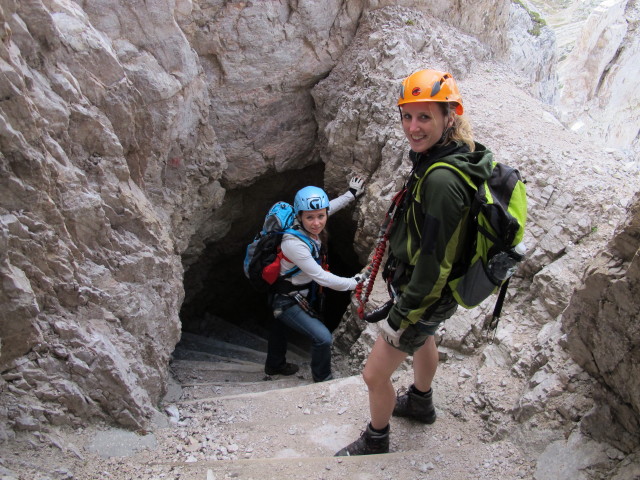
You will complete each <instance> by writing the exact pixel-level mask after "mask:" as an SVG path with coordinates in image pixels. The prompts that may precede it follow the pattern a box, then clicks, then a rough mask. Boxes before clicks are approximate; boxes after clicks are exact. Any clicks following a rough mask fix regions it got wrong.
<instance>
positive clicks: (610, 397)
mask: <svg viewBox="0 0 640 480" xmlns="http://www.w3.org/2000/svg"><path fill="white" fill-rule="evenodd" d="M638 252H640V195H636V198H635V200H634V202H633V204H632V205H631V207H630V209H629V216H628V218H627V221H626V222H625V223H624V224H623V225H622V226H621V227H620V229H619V231H618V232H617V234H616V236H615V238H614V239H613V241H612V242H611V244H610V245H609V248H608V249H607V250H606V251H603V252H602V253H601V254H600V255H599V256H598V257H597V258H596V259H595V260H594V262H593V263H592V265H591V266H590V267H589V269H588V270H587V271H586V272H585V275H584V285H583V286H582V287H581V288H580V289H578V290H577V291H576V293H575V294H574V295H573V297H572V299H571V302H570V304H569V306H568V308H567V309H566V310H565V312H564V313H563V316H562V325H563V329H564V330H565V331H566V332H567V334H566V348H567V350H569V352H570V353H571V355H572V357H573V358H574V359H575V361H576V362H577V363H579V364H580V365H581V366H582V367H583V368H584V369H585V370H586V371H588V372H589V373H590V374H591V375H592V376H593V377H594V378H596V379H597V380H598V381H599V382H600V383H601V384H602V386H603V387H605V388H603V390H602V392H600V393H599V395H600V396H601V397H602V398H603V400H604V402H603V404H601V405H599V406H597V407H594V410H593V411H592V412H590V415H589V418H590V421H589V423H588V428H587V429H588V432H589V434H591V435H592V436H594V437H595V438H598V439H603V440H605V441H608V442H610V443H613V444H614V445H620V446H622V447H623V448H629V445H633V443H634V441H633V438H634V437H635V438H636V439H637V438H638V436H639V435H640V421H639V419H640V371H639V369H640V358H639V356H640V348H639V347H640V323H639V319H640V307H639V305H638V302H637V298H638V297H639V296H640V255H639V253H638ZM612 419H614V420H615V422H613V423H612V422H611V420H612ZM612 425H614V426H615V425H623V426H624V429H620V428H615V427H614V428H611V427H612Z"/></svg>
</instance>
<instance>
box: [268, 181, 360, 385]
mask: <svg viewBox="0 0 640 480" xmlns="http://www.w3.org/2000/svg"><path fill="white" fill-rule="evenodd" d="M363 184H364V180H363V179H361V178H359V177H354V178H352V179H351V181H350V183H349V191H347V192H346V193H344V194H343V195H340V196H339V197H337V198H334V199H333V200H331V201H329V197H328V196H327V194H326V193H325V191H324V190H322V189H321V188H319V187H314V186H308V187H304V188H303V189H301V190H299V191H298V193H296V196H295V199H294V202H293V208H294V210H295V214H296V220H295V224H294V226H293V228H294V229H295V230H297V232H296V233H298V234H302V236H303V237H304V238H301V237H300V236H299V235H294V234H292V233H285V234H284V235H283V237H282V243H281V244H280V248H281V249H282V253H283V254H284V256H283V258H282V262H281V264H280V275H281V277H280V281H278V282H277V290H276V293H274V294H273V295H272V296H271V297H270V303H271V307H272V309H273V316H274V319H275V321H274V323H273V326H272V329H271V332H270V335H269V345H268V349H267V359H266V362H265V368H264V370H265V373H266V374H267V375H293V374H294V373H296V372H297V371H298V365H295V364H293V363H288V362H287V361H286V354H287V332H286V330H287V327H288V328H291V329H293V330H295V331H297V332H299V333H301V334H302V335H305V336H306V337H308V338H309V339H310V340H311V341H312V344H313V346H312V352H311V374H312V377H313V380H314V381H315V382H323V381H326V380H331V379H332V378H333V376H332V374H331V341H332V336H331V332H330V331H329V329H328V328H327V327H326V326H325V325H324V323H323V322H322V320H321V319H320V318H318V317H319V314H318V313H316V311H315V309H314V308H313V306H314V305H315V303H314V300H315V299H314V296H316V295H317V294H318V293H317V290H318V286H321V287H325V288H331V289H333V290H338V291H347V290H353V289H355V288H356V285H357V284H358V282H359V281H360V278H359V277H358V276H357V275H356V276H354V277H339V276H337V275H334V274H332V273H331V272H329V271H327V270H326V269H325V268H324V267H323V265H322V257H323V252H324V249H323V243H324V244H325V245H326V232H325V226H326V224H327V219H328V217H329V215H330V214H333V213H335V212H337V211H338V210H340V209H342V208H344V207H345V206H347V205H348V204H350V203H351V202H353V201H354V200H355V199H356V197H358V196H359V195H361V194H362V193H363V190H364V188H363ZM295 267H297V268H298V269H299V271H298V272H297V273H296V274H295V275H293V276H290V277H287V276H286V275H285V274H286V272H289V271H291V270H292V269H295Z"/></svg>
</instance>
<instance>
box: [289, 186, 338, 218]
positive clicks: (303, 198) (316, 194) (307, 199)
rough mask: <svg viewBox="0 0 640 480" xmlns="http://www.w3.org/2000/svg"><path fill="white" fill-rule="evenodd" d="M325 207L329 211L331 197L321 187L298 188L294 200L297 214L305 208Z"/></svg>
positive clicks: (317, 208) (316, 208)
mask: <svg viewBox="0 0 640 480" xmlns="http://www.w3.org/2000/svg"><path fill="white" fill-rule="evenodd" d="M323 208H326V209H327V211H329V197H328V196H327V194H326V193H325V192H324V190H322V189H321V188H319V187H314V186H309V187H304V188H303V189H301V190H298V193H296V197H295V199H294V200H293V210H294V211H295V214H296V215H298V214H300V212H301V211H304V210H322V209H323Z"/></svg>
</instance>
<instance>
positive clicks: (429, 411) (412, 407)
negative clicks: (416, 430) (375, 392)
mask: <svg viewBox="0 0 640 480" xmlns="http://www.w3.org/2000/svg"><path fill="white" fill-rule="evenodd" d="M415 392H416V390H415V387H414V386H413V385H411V386H410V387H409V390H407V392H406V393H405V394H404V395H398V399H397V401H396V406H395V408H394V409H393V415H394V416H395V417H408V418H412V419H414V420H418V421H419V422H422V423H429V424H431V423H433V422H435V421H436V409H435V408H434V406H433V401H432V398H431V396H432V392H433V389H431V388H430V389H429V391H428V392H427V393H426V394H425V395H420V394H418V393H415Z"/></svg>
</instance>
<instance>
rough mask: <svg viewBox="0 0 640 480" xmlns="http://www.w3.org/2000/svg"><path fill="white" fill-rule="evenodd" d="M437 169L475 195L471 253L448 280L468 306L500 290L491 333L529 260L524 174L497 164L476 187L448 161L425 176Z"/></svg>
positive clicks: (470, 228) (471, 214)
mask: <svg viewBox="0 0 640 480" xmlns="http://www.w3.org/2000/svg"><path fill="white" fill-rule="evenodd" d="M436 168H448V169H450V170H453V171H454V172H456V173H457V174H458V175H460V177H461V178H462V179H463V180H464V181H465V182H466V183H467V184H468V185H469V186H470V187H471V188H473V189H474V190H475V191H476V193H475V196H474V199H473V201H472V204H471V207H470V211H469V217H468V218H469V222H470V225H469V230H470V237H471V246H470V252H469V254H468V255H466V258H464V259H463V260H462V265H455V266H454V268H453V270H452V272H453V273H452V276H451V277H450V278H449V282H448V284H449V287H450V288H451V291H452V292H453V296H454V298H455V299H456V301H457V302H458V304H459V305H461V306H462V307H464V308H473V307H476V306H478V305H479V304H480V303H482V301H483V300H485V299H486V298H487V297H488V296H489V295H491V294H493V293H495V292H497V291H498V289H500V295H499V296H498V300H497V302H496V307H495V309H494V312H493V319H492V320H491V322H490V324H489V325H488V328H489V330H494V329H495V328H496V327H497V323H498V319H499V318H500V312H501V309H502V303H503V302H504V297H505V295H506V291H507V286H508V284H509V278H510V277H511V275H513V274H514V273H515V271H516V270H517V268H518V265H519V263H520V262H521V261H522V259H523V258H524V254H525V246H524V244H523V243H522V239H523V237H524V229H525V223H526V219H527V195H526V188H525V184H524V182H523V180H522V178H521V176H520V172H519V171H518V170H516V169H515V168H512V167H509V166H507V165H504V164H502V163H499V162H493V170H492V172H491V176H490V177H489V178H488V179H487V180H485V181H484V182H482V183H481V184H480V185H476V184H475V183H474V182H473V180H472V179H471V178H470V177H469V175H467V174H466V173H465V172H463V171H462V170H460V169H458V168H456V167H454V166H453V165H451V164H448V163H445V162H436V163H434V164H433V165H431V166H430V167H429V168H428V169H427V171H426V172H425V174H424V175H423V176H422V178H421V181H423V180H424V179H425V178H426V177H427V175H428V174H429V173H430V172H431V171H433V170H434V169H436Z"/></svg>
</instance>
